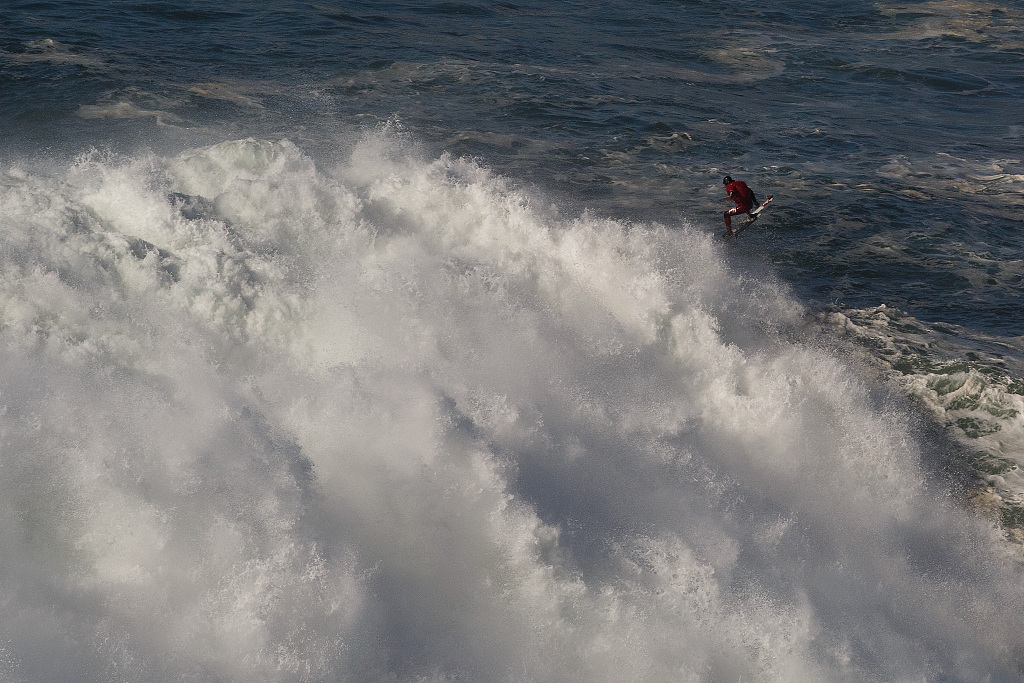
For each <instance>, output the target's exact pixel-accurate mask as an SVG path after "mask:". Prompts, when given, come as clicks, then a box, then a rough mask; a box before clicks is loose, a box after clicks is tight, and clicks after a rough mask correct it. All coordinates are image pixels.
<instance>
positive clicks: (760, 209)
mask: <svg viewBox="0 0 1024 683" xmlns="http://www.w3.org/2000/svg"><path fill="white" fill-rule="evenodd" d="M771 203H772V196H771V195H768V199H766V200H764V201H763V202H761V206H759V207H757V208H756V209H752V210H751V211H750V215H751V216H756V215H757V214H759V213H761V212H762V211H764V207H766V206H768V205H769V204H771Z"/></svg>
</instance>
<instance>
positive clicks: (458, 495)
mask: <svg viewBox="0 0 1024 683" xmlns="http://www.w3.org/2000/svg"><path fill="white" fill-rule="evenodd" d="M200 198H201V199H200ZM0 217H2V218H0V220H2V224H0V249H2V253H3V255H4V258H3V259H0V290H2V296H0V342H2V347H0V348H2V354H0V360H2V365H0V405H2V411H3V413H2V416H0V471H2V472H3V473H4V476H3V477H2V478H0V488H2V495H0V505H2V506H3V514H2V515H0V519H2V520H3V522H2V523H0V590H2V597H3V599H2V600H0V643H3V648H4V649H3V656H2V657H0V670H2V671H3V674H4V675H6V676H7V678H8V679H10V680H113V679H118V680H138V681H143V680H144V681H161V680H172V679H173V680H181V679H183V678H184V679H188V680H226V681H227V680H239V681H241V680H245V681H253V680H258V681H275V680H332V681H342V680H359V681H369V680H381V681H385V680H392V681H393V680H402V681H405V680H408V681H414V680H418V681H424V680H433V681H454V680H473V681H523V680H532V681H587V682H600V681H615V682H616V683H619V682H622V681H724V680H730V681H735V680H754V681H787V682H790V681H864V680H886V681H911V680H932V679H941V680H962V681H976V680H984V678H985V676H987V675H991V680H1012V679H1013V678H1014V677H1016V676H1018V675H1019V671H1020V669H1019V667H1020V663H1021V657H1022V652H1024V650H1022V646H1024V641H1022V640H1021V638H1022V636H1021V634H1022V633H1024V629H1022V628H1021V626H1022V624H1021V617H1020V615H1019V613H1018V611H1017V610H1016V609H1015V606H1016V605H1019V604H1020V600H1021V598H1022V597H1024V596H1022V595H1021V589H1020V587H1019V586H1018V583H1019V582H1018V581H1017V579H1016V577H1015V576H1014V575H1012V573H1011V571H1010V570H1009V569H1008V568H1006V567H1004V565H1003V560H1001V559H1000V557H999V555H998V553H997V550H996V547H997V546H996V545H995V540H996V536H995V534H994V533H993V532H992V531H991V529H990V528H989V526H988V525H987V523H984V522H983V520H980V519H976V518H974V517H972V516H971V515H969V514H968V513H965V512H963V511H960V510H958V509H957V508H955V507H954V506H952V505H950V504H949V503H947V502H946V500H945V498H944V496H942V495H941V494H938V493H937V492H935V491H931V490H929V489H928V488H927V487H926V486H925V485H924V484H923V483H922V477H921V472H920V469H919V465H918V446H917V445H916V444H915V442H914V441H913V440H912V438H911V437H910V436H909V435H908V432H907V430H906V415H905V414H904V413H903V412H901V411H900V410H899V409H898V408H892V407H889V408H886V407H884V406H881V405H879V404H878V402H877V401H876V399H874V398H873V394H872V392H871V390H870V388H869V387H868V386H867V385H865V384H864V383H863V381H862V380H860V379H858V378H857V377H856V376H855V375H854V374H853V373H852V372H851V370H850V369H849V368H848V367H847V366H846V365H844V363H843V362H841V361H840V360H839V359H837V358H835V357H833V356H831V355H829V354H828V353H825V352H823V351H821V350H817V348H816V347H814V346H812V345H804V344H801V343H797V342H794V341H791V340H789V338H790V337H791V336H792V334H791V333H793V332H794V331H796V330H797V327H798V324H799V321H800V319H801V311H800V308H799V306H797V305H796V304H795V303H794V302H792V300H791V299H790V298H789V297H788V296H787V295H786V294H785V293H784V292H782V291H780V290H779V289H778V288H777V287H775V286H774V285H772V283H770V282H760V281H752V280H748V279H745V278H743V277H742V276H740V275H738V274H737V273H735V272H732V271H730V269H729V268H728V267H727V266H726V265H725V264H724V262H723V260H722V259H721V258H720V254H719V251H718V250H719V246H718V245H717V244H715V243H714V242H713V241H712V240H711V239H710V238H709V237H708V236H707V235H705V234H702V233H700V232H699V231H696V230H691V229H690V228H688V227H687V226H685V225H684V226H678V227H676V228H674V229H667V228H663V227H658V226H626V225H623V224H620V223H616V222H612V221H607V220H602V219H599V218H596V217H593V216H587V215H584V216H581V217H579V218H577V219H574V220H568V221H566V220H562V219H558V218H556V217H552V216H550V215H548V213H547V212H546V211H544V210H541V209H537V208H535V207H532V206H531V204H530V201H529V198H528V197H525V196H524V195H522V194H520V193H518V192H516V191H515V190H514V188H512V187H510V186H509V184H508V183H507V182H506V181H505V180H503V179H502V178H499V177H495V176H493V175H492V174H490V173H489V172H488V171H487V170H486V169H484V168H481V167H479V166H478V165H476V164H474V163H472V162H469V161H465V160H460V159H454V158H448V157H444V158H441V159H436V160H423V159H420V158H418V157H417V156H416V155H415V154H414V153H411V152H410V151H409V150H408V149H405V148H403V146H402V144H400V138H398V137H396V136H394V135H388V134H380V135H371V136H368V137H367V139H365V140H364V141H363V142H362V143H361V144H360V145H358V147H357V148H356V150H355V152H354V153H353V155H352V157H351V159H349V160H347V161H345V162H344V163H341V164H339V165H338V166H337V168H332V169H326V168H322V167H318V166H317V165H316V164H314V162H313V161H312V160H311V159H309V158H308V157H306V156H305V155H304V154H303V153H302V152H301V151H300V150H299V149H298V148H296V147H295V146H294V145H293V144H291V143H289V142H287V141H279V142H268V141H259V140H239V141H231V142H225V143H223V144H220V145H216V146H213V147H209V148H204V149H197V150H192V151H188V152H185V153H182V154H180V155H178V156H176V157H173V158H163V157H158V156H144V157H141V158H111V157H108V156H105V155H101V154H93V155H88V156H86V157H83V158H81V159H79V160H77V161H76V162H75V163H74V164H73V165H71V166H70V167H69V168H67V169H65V170H63V171H61V172H59V173H50V174H48V175H42V174H39V173H32V172H28V171H26V170H22V169H19V168H12V169H10V170H9V171H8V172H6V173H4V174H3V175H2V176H0Z"/></svg>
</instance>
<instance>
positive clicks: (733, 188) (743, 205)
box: [725, 180, 757, 213]
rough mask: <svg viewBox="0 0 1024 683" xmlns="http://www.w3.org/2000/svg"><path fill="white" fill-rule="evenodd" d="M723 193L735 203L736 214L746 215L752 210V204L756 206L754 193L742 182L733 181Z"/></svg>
mask: <svg viewBox="0 0 1024 683" xmlns="http://www.w3.org/2000/svg"><path fill="white" fill-rule="evenodd" d="M725 193H726V194H727V195H729V196H730V197H731V198H732V200H733V201H734V202H736V204H737V207H738V208H739V210H738V211H736V213H746V212H748V211H750V210H751V209H753V208H754V204H757V197H755V196H754V191H753V190H751V189H750V188H749V187H747V184H746V183H745V182H743V181H742V180H734V181H732V182H731V183H729V184H728V185H726V186H725Z"/></svg>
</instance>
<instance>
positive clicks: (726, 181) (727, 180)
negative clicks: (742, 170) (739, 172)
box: [722, 176, 732, 185]
mask: <svg viewBox="0 0 1024 683" xmlns="http://www.w3.org/2000/svg"><path fill="white" fill-rule="evenodd" d="M731 182H732V176H725V177H724V178H722V184H723V185H728V184H729V183H731Z"/></svg>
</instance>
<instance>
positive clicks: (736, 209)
mask: <svg viewBox="0 0 1024 683" xmlns="http://www.w3.org/2000/svg"><path fill="white" fill-rule="evenodd" d="M739 212H740V207H738V206H734V207H732V208H731V209H729V210H728V211H726V212H725V229H726V230H732V217H733V216H735V215H736V214H738V213H739Z"/></svg>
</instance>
